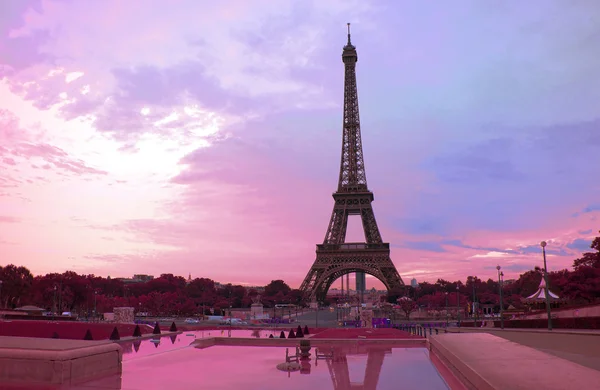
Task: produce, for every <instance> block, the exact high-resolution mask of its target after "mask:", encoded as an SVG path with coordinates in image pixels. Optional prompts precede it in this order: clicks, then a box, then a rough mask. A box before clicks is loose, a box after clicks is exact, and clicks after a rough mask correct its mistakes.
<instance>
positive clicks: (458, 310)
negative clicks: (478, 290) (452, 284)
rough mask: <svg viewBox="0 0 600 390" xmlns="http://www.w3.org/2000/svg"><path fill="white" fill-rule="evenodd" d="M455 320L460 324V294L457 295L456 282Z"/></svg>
mask: <svg viewBox="0 0 600 390" xmlns="http://www.w3.org/2000/svg"><path fill="white" fill-rule="evenodd" d="M456 322H457V325H458V326H460V296H459V295H458V283H457V284H456Z"/></svg>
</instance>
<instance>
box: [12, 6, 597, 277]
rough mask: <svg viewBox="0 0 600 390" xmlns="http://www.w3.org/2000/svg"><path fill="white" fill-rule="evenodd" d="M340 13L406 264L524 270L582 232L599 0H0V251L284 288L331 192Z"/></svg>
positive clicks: (302, 265) (560, 260)
mask: <svg viewBox="0 0 600 390" xmlns="http://www.w3.org/2000/svg"><path fill="white" fill-rule="evenodd" d="M347 22H351V23H352V41H353V44H354V45H355V46H356V47H357V51H358V57H359V61H358V64H357V78H358V91H359V103H360V114H361V128H362V136H363V147H364V153H365V165H366V174H367V180H368V185H369V188H370V189H371V190H372V191H373V192H374V194H375V202H374V203H373V207H374V210H375V215H376V218H377V222H378V224H379V228H380V230H381V233H382V236H383V239H384V241H386V242H389V243H390V245H391V248H392V253H391V257H392V260H393V261H394V264H395V265H396V267H397V269H398V271H399V273H400V275H401V276H402V278H403V279H404V281H405V282H407V283H408V282H410V279H412V278H416V279H417V280H418V281H431V282H435V281H436V280H437V279H438V278H443V279H447V280H456V279H459V278H460V279H462V280H464V279H465V278H466V276H467V275H473V274H475V275H477V276H479V277H480V278H483V279H487V278H489V277H491V278H496V277H497V275H496V269H495V267H496V265H498V264H499V265H501V266H502V269H503V271H504V273H505V275H506V276H505V278H513V277H518V275H519V274H520V273H522V272H524V271H527V270H530V269H533V267H535V266H541V265H542V254H541V249H540V246H539V243H540V241H542V240H546V241H547V242H548V246H547V248H546V249H547V254H548V267H549V269H550V270H558V269H563V268H567V267H570V266H571V264H572V262H573V260H574V259H575V258H577V257H578V256H580V254H581V253H582V252H585V251H586V250H587V249H589V245H590V243H591V241H592V239H593V237H594V236H596V235H597V234H598V230H599V229H600V222H599V219H598V217H599V216H600V197H598V194H600V183H599V182H598V181H597V180H596V178H597V172H598V166H600V131H599V130H598V126H599V125H600V111H599V109H598V102H599V101H600V55H598V50H599V49H598V45H597V43H598V41H599V40H600V6H599V5H598V3H597V1H595V0H572V1H570V2H569V3H568V4H567V3H565V2H563V1H559V0H556V1H551V0H531V1H528V2H506V1H499V0H498V1H486V2H481V1H477V0H456V1H454V2H453V7H439V6H436V5H435V4H434V3H433V2H422V1H417V0H406V1H399V0H394V1H391V0H390V1H383V0H381V1H371V2H367V1H360V0H356V1H354V0H328V1H317V0H315V1H310V0H301V1H300V0H296V1H290V0H254V1H251V2H250V1H245V0H227V1H222V2H214V1H200V0H190V1H184V0H171V1H169V2H167V1H158V0H157V1H151V0H143V1H142V0H130V1H127V2H123V1H118V0H88V1H85V2H84V1H75V0H5V1H1V2H0V256H1V257H0V265H5V264H10V263H14V264H18V265H24V266H27V267H28V268H29V269H30V270H31V271H32V272H33V273H34V274H44V273H48V272H62V271H65V270H72V271H75V272H78V273H86V274H88V273H93V274H96V275H103V276H107V275H110V276H111V277H130V276H131V275H133V274H134V273H143V274H153V275H160V274H161V273H174V274H178V275H183V276H186V277H187V276H188V275H189V274H190V273H191V275H192V277H209V278H212V279H214V280H217V281H221V282H231V283H241V284H248V285H264V284H266V283H268V282H269V281H271V280H272V279H284V280H285V281H286V282H288V284H290V285H291V286H292V287H298V286H299V285H300V283H301V282H302V280H303V278H304V277H305V275H306V273H307V272H308V270H309V268H310V266H311V265H312V263H313V262H314V259H315V244H317V243H322V241H323V238H324V236H325V231H326V229H327V224H328V222H329V217H330V214H331V209H332V207H333V200H332V198H331V194H332V192H333V191H335V189H336V188H337V179H338V174H339V159H340V151H341V131H342V126H341V125H342V107H341V105H342V99H343V76H344V73H343V64H342V61H341V53H342V47H343V46H344V45H345V43H346V23H347ZM347 241H350V242H360V241H364V237H363V235H362V233H361V227H360V220H355V219H353V218H351V220H350V222H349V232H348V236H347ZM369 285H373V286H376V285H377V282H376V281H375V280H374V278H368V281H367V286H369Z"/></svg>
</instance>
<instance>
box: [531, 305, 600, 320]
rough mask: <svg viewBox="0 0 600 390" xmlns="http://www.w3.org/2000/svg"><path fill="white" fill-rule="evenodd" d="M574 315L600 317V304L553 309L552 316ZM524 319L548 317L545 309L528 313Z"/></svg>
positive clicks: (570, 316)
mask: <svg viewBox="0 0 600 390" xmlns="http://www.w3.org/2000/svg"><path fill="white" fill-rule="evenodd" d="M573 317H600V305H590V306H583V307H578V308H568V309H553V310H552V318H573ZM520 318H522V319H542V318H548V316H547V315H546V312H545V311H540V312H538V313H535V314H528V315H526V316H524V317H520Z"/></svg>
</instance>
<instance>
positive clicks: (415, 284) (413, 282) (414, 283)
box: [410, 278, 419, 288]
mask: <svg viewBox="0 0 600 390" xmlns="http://www.w3.org/2000/svg"><path fill="white" fill-rule="evenodd" d="M410 286H411V287H414V288H417V287H419V283H417V279H415V278H412V279H411V280H410Z"/></svg>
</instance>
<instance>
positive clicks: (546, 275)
mask: <svg viewBox="0 0 600 390" xmlns="http://www.w3.org/2000/svg"><path fill="white" fill-rule="evenodd" d="M540 246H541V247H542V254H543V256H544V283H545V284H546V291H544V294H545V295H546V312H547V313H548V330H552V314H551V310H550V290H549V285H548V268H546V241H542V242H540Z"/></svg>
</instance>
